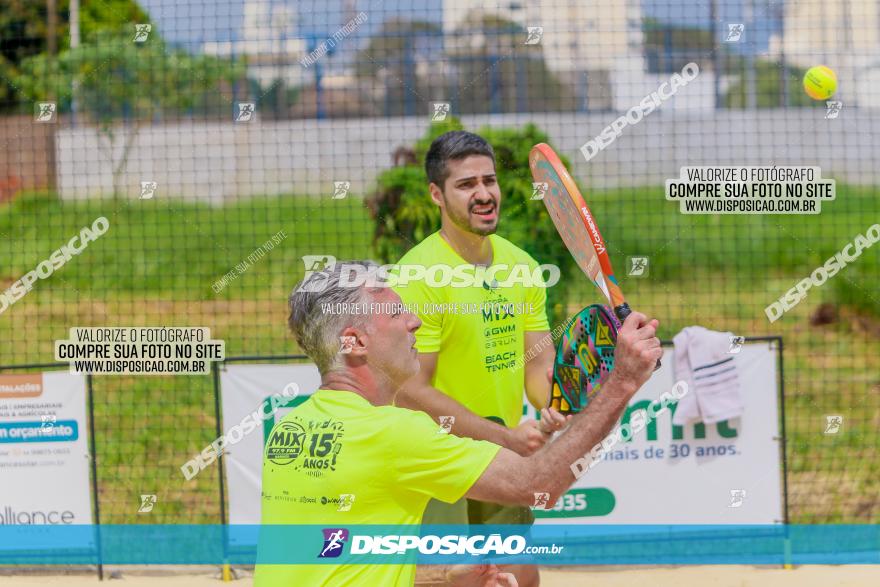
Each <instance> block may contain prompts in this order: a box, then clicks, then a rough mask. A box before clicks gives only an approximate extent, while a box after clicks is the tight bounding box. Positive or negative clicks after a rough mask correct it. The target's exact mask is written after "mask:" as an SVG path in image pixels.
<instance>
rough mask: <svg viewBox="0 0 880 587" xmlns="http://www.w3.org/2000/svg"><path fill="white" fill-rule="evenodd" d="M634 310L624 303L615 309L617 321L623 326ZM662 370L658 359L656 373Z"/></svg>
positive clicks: (655, 367) (655, 366)
mask: <svg viewBox="0 0 880 587" xmlns="http://www.w3.org/2000/svg"><path fill="white" fill-rule="evenodd" d="M632 312H633V311H632V308H630V307H629V304H627V303H626V302H623V303H622V304H620V305H619V306H617V307H616V308H614V313H615V314H616V315H617V319H618V320H620V323H621V324H623V321H624V320H626V317H627V316H629V315H630V314H632ZM659 368H660V359H657V364H656V365H654V371H656V370H657V369H659Z"/></svg>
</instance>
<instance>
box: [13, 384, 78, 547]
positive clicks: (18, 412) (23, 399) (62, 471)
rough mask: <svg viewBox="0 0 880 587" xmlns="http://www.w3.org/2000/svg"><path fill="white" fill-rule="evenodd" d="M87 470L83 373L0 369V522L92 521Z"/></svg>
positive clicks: (59, 522)
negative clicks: (13, 372) (16, 372)
mask: <svg viewBox="0 0 880 587" xmlns="http://www.w3.org/2000/svg"><path fill="white" fill-rule="evenodd" d="M89 471H90V469H89V443H88V424H87V420H86V384H85V377H83V376H82V375H80V374H71V373H68V372H66V371H54V372H47V373H29V374H22V375H0V478H2V482H0V525H19V526H28V525H47V524H48V525H68V524H91V523H92V500H91V497H90V496H91V490H90V487H91V486H90V474H89ZM14 546H15V545H14V544H4V545H2V546H0V548H11V547H14ZM70 546H71V547H75V548H91V547H93V546H94V544H93V543H89V544H71V545H70Z"/></svg>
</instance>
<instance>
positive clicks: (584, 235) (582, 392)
mask: <svg viewBox="0 0 880 587" xmlns="http://www.w3.org/2000/svg"><path fill="white" fill-rule="evenodd" d="M529 167H530V168H531V170H532V178H533V179H534V180H535V182H536V183H541V184H546V189H544V190H543V192H544V206H546V207H547V212H548V213H549V214H550V218H551V219H552V220H553V224H554V225H555V226H556V230H557V232H559V236H560V237H561V238H562V241H563V242H564V243H565V246H566V247H567V248H568V251H569V252H570V253H571V256H572V257H574V260H575V262H576V263H577V265H578V267H580V268H581V271H583V272H584V274H585V275H586V276H587V277H588V278H589V279H590V281H592V282H593V284H594V285H595V286H596V287H597V288H598V289H599V291H601V292H602V295H603V296H604V297H605V299H606V300H608V303H609V304H610V305H611V308H613V313H612V312H609V311H608V309H607V308H605V307H604V306H590V307H588V308H585V309H584V310H582V311H581V312H580V313H579V314H578V315H577V316H575V318H574V319H573V320H572V321H571V323H569V327H568V328H567V329H566V331H565V333H566V334H568V333H569V332H571V334H572V335H574V334H575V333H576V332H580V330H578V329H584V331H585V332H586V337H587V342H584V341H581V342H579V341H578V338H577V337H574V338H566V335H565V334H564V335H563V337H562V339H561V340H560V343H559V348H558V349H557V353H556V354H557V358H556V364H555V365H554V369H553V379H554V384H553V394H554V403H556V404H558V406H559V407H558V408H557V409H559V410H560V411H561V412H563V413H569V414H571V413H577V412H579V411H581V410H582V409H584V408H585V407H586V406H587V403H588V402H589V400H590V399H591V398H592V397H594V396H595V394H596V393H598V391H599V387H601V383H602V381H604V379H605V378H606V377H607V375H608V374H609V373H610V372H611V369H613V368H614V343H615V342H616V341H617V329H618V328H619V326H620V324H622V323H623V321H624V320H626V317H627V316H629V315H630V314H631V313H632V310H631V309H630V307H629V304H627V303H626V298H625V297H624V296H623V291H621V289H620V285H618V283H617V279H616V278H615V277H614V270H613V269H612V267H611V259H610V258H609V257H608V249H607V247H606V246H605V241H603V240H602V235H601V234H600V233H599V227H598V225H597V224H596V221H595V220H594V219H593V215H592V213H591V212H590V209H589V208H588V207H587V204H586V202H585V201H584V198H583V196H582V195H581V192H580V190H579V189H578V187H577V185H576V184H575V182H574V179H573V178H572V177H571V175H570V174H569V173H568V170H567V169H566V168H565V166H564V165H563V164H562V161H560V160H559V157H558V156H557V155H556V153H555V152H554V151H553V149H551V148H550V146H549V145H547V144H545V143H540V144H538V145H535V146H534V147H532V151H531V153H530V154H529ZM600 310H601V311H600ZM585 313H586V315H585ZM591 316H592V318H591ZM578 324H580V326H578ZM600 326H601V327H602V328H607V329H608V332H609V340H610V344H608V345H605V344H603V345H600V346H601V347H602V349H601V351H600V348H599V347H596V345H595V343H596V338H595V337H596V336H597V335H598V333H599V330H600ZM612 326H613V328H612ZM591 336H592V337H593V338H592V341H593V347H590V345H589V343H588V342H589V340H590V337H591ZM600 339H601V340H602V342H603V343H604V341H605V339H604V338H601V337H600ZM609 349H610V350H609ZM609 353H610V356H611V359H610V360H608V359H607V356H608V355H609ZM574 357H580V358H579V359H578V360H577V361H574V362H570V361H569V360H568V359H570V358H574ZM603 359H604V362H603ZM591 366H594V367H595V370H594V371H591V370H590V367H591ZM575 368H576V369H578V371H579V379H578V381H579V382H580V383H576V382H575V379H574V371H573V369H575ZM659 368H660V361H659V360H658V361H657V367H656V369H659ZM575 396H576V397H575ZM563 401H564V402H565V403H563ZM566 404H567V406H566ZM551 405H553V403H551ZM553 407H556V405H553Z"/></svg>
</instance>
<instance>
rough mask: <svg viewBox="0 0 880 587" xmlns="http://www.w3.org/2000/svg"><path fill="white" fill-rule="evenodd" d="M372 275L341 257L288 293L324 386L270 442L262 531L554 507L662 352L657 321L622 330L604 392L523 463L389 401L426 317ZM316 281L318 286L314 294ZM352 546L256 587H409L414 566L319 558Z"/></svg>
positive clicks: (486, 571)
mask: <svg viewBox="0 0 880 587" xmlns="http://www.w3.org/2000/svg"><path fill="white" fill-rule="evenodd" d="M352 264H355V265H358V266H360V267H361V268H363V269H364V270H365V271H366V272H367V273H368V274H369V275H370V276H371V277H373V279H370V280H368V282H367V283H366V284H365V285H359V286H354V287H352V286H346V285H344V284H340V277H341V275H342V271H343V268H345V267H351V265H352ZM377 269H378V266H377V265H376V264H375V263H371V262H368V261H355V262H348V263H339V264H337V265H336V266H334V267H333V268H328V269H325V270H324V271H321V272H317V273H314V274H312V275H310V276H309V277H308V278H306V280H304V282H303V283H301V284H299V286H298V287H297V288H295V289H294V292H293V293H292V294H291V296H290V319H289V326H290V328H291V330H292V331H293V334H294V336H295V337H296V340H297V342H298V343H299V345H300V347H302V349H303V350H304V351H305V353H306V354H307V355H308V356H309V357H311V358H312V360H313V361H315V363H316V365H317V366H318V370H319V371H320V373H321V386H320V388H319V389H318V390H317V391H316V392H315V393H314V394H313V395H312V396H311V397H310V398H309V400H308V401H306V402H304V403H303V404H301V405H300V406H298V407H296V408H295V409H293V410H292V411H291V412H290V413H289V414H287V415H286V416H285V417H284V418H282V419H281V420H280V421H279V422H278V423H277V424H276V425H275V427H274V428H273V430H272V433H271V434H270V438H269V441H268V442H267V444H266V448H265V452H264V460H263V493H262V500H263V503H262V522H263V524H318V525H321V526H326V527H328V531H329V530H333V529H334V528H333V527H336V530H340V529H342V528H344V527H345V526H350V525H357V524H394V525H413V526H416V525H418V524H419V523H420V522H421V520H422V514H423V512H424V510H425V505H426V504H427V502H428V500H429V499H430V498H435V499H439V500H441V501H445V502H447V503H452V502H455V501H457V500H459V499H461V498H462V497H465V496H466V497H468V498H473V499H479V500H484V501H491V502H495V503H503V504H511V505H525V506H531V505H533V504H534V500H535V494H545V493H546V494H549V496H550V498H549V504H550V505H551V506H552V504H553V503H554V502H555V501H556V500H557V499H558V498H559V497H560V496H561V495H563V494H564V493H565V491H566V490H567V489H568V488H569V487H570V486H571V484H572V483H573V482H574V481H575V477H574V474H573V473H572V469H571V463H573V462H574V461H575V460H577V459H579V458H581V457H583V455H584V454H586V453H588V452H589V451H590V449H591V448H592V447H593V446H595V445H596V444H597V443H599V442H600V441H601V440H602V439H603V438H604V437H605V436H606V435H607V434H608V432H609V431H610V430H611V428H612V427H613V426H614V424H615V423H616V422H617V420H618V419H619V418H620V416H621V414H622V413H623V411H624V409H625V408H626V406H627V402H628V400H629V399H630V398H631V397H632V396H633V394H635V392H636V391H637V390H638V389H639V387H641V386H642V384H643V383H644V382H645V381H647V380H648V378H649V377H650V376H651V373H652V372H653V369H654V364H655V363H656V361H657V359H658V358H660V355H661V354H662V350H661V348H660V341H659V340H658V339H657V338H656V336H655V331H656V328H657V324H658V323H657V321H656V320H649V319H648V318H647V317H646V316H645V315H643V314H640V313H638V312H633V314H632V315H630V316H629V317H628V318H627V320H626V322H624V324H623V327H622V328H621V329H620V332H619V335H618V341H617V350H616V353H615V369H614V371H613V372H612V374H611V376H610V377H609V379H608V381H607V382H606V383H605V385H604V386H603V390H602V393H601V394H600V395H599V396H598V397H597V398H596V399H594V400H593V401H592V402H591V403H590V404H589V406H588V407H587V409H586V410H585V411H584V412H582V413H580V414H578V415H577V416H575V417H574V418H573V419H572V420H571V422H570V425H569V426H568V429H567V430H565V431H564V432H563V433H562V434H560V435H559V437H558V438H557V439H556V440H555V441H554V442H552V443H550V444H548V445H546V446H545V447H544V448H543V449H542V450H541V451H540V452H538V453H536V454H534V455H532V456H530V457H522V456H520V455H518V454H516V453H515V452H513V451H511V450H508V449H505V448H502V447H500V446H497V445H495V444H492V443H489V442H485V441H478V440H472V439H470V438H459V437H456V436H454V435H451V434H446V433H443V432H445V431H444V430H442V429H438V426H437V424H436V423H435V422H434V421H433V420H432V419H431V417H430V416H428V415H427V414H425V413H424V412H418V411H413V410H408V409H404V408H399V407H396V406H395V405H394V403H395V396H396V395H397V393H398V390H399V389H400V387H401V385H403V384H404V383H405V382H406V381H407V380H409V379H410V378H412V377H413V375H415V374H416V373H417V371H418V369H419V360H418V353H417V351H416V350H415V332H416V331H417V330H418V328H419V326H421V321H420V320H419V319H418V318H417V317H416V316H415V315H413V314H412V313H410V312H409V311H407V309H406V308H405V306H404V305H403V304H402V303H401V301H400V298H399V297H398V295H397V294H396V293H395V292H394V291H393V290H392V289H391V288H390V287H386V285H385V284H384V283H383V282H382V278H381V276H380V274H379V272H378V271H377ZM313 280H315V281H313ZM317 283H320V284H321V287H313V286H314V285H315V284H317ZM315 496H318V498H317V499H315ZM320 496H323V497H324V498H326V499H321V497H320ZM328 496H329V498H328ZM343 496H345V497H343ZM413 533H417V530H414V531H413ZM346 539H347V536H346V535H345V534H344V533H343V532H341V531H340V532H337V533H336V534H332V536H329V537H328V536H325V541H324V546H323V548H319V549H317V552H316V559H320V560H321V562H323V563H324V564H315V565H265V564H258V565H257V569H256V575H255V582H254V584H255V586H256V587H268V586H279V587H280V586H282V585H284V586H290V585H310V586H311V585H315V586H317V585H413V584H414V582H415V579H416V569H415V566H414V565H385V564H373V565H368V564H356V563H352V562H351V560H352V558H353V556H354V555H350V554H349V556H343V557H342V560H344V561H345V563H344V564H338V565H334V564H326V563H327V562H328V561H325V560H324V559H330V558H336V557H340V555H343V553H344V551H345V540H346ZM297 547H298V548H300V547H301V545H300V546H297ZM419 572H420V573H423V572H424V573H427V574H431V577H430V579H431V580H433V581H435V582H439V584H445V585H458V586H466V585H483V586H488V585H512V584H514V583H515V581H514V579H513V577H512V576H511V575H508V574H506V573H501V572H500V571H499V569H498V567H496V566H494V565H477V566H473V567H466V568H464V569H462V568H460V567H439V566H438V567H425V569H424V570H422V569H420V571H419ZM426 578H427V577H426Z"/></svg>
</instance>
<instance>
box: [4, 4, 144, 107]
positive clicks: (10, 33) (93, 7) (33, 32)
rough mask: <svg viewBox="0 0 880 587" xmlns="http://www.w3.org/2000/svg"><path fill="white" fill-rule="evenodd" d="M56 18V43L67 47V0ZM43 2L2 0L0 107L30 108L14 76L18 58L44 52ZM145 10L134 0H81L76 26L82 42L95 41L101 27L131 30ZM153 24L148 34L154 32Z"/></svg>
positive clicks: (17, 68) (59, 48)
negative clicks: (77, 25)
mask: <svg viewBox="0 0 880 587" xmlns="http://www.w3.org/2000/svg"><path fill="white" fill-rule="evenodd" d="M57 12H58V21H57V23H58V24H57V28H56V31H55V46H56V47H57V48H58V50H59V51H64V50H66V49H68V48H70V0H57ZM47 22H48V17H47V14H46V2H45V1H41V0H4V1H3V7H2V9H0V111H3V110H12V109H15V108H16V106H19V107H20V108H19V109H22V110H24V111H27V112H30V111H31V110H32V108H33V106H32V104H29V103H28V104H24V103H23V102H24V100H23V98H22V97H21V96H20V94H19V93H18V90H17V89H16V87H15V85H14V83H13V82H12V80H14V79H15V78H16V77H17V76H18V75H19V74H20V73H21V70H20V66H21V62H22V61H24V60H25V59H27V58H28V57H32V56H35V55H39V54H42V53H46V51H47V49H48V47H49V42H48V30H47ZM148 22H150V21H149V16H148V14H147V13H146V12H145V11H144V10H143V9H142V8H141V7H140V6H139V5H138V3H137V2H135V1H134V0H80V8H79V28H80V38H81V43H82V44H90V43H94V42H95V40H96V39H97V35H98V34H99V33H101V32H103V31H115V32H125V33H130V34H132V36H133V34H134V23H148ZM157 34H158V33H157V32H156V28H155V27H153V32H152V33H151V35H154V36H157Z"/></svg>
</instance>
